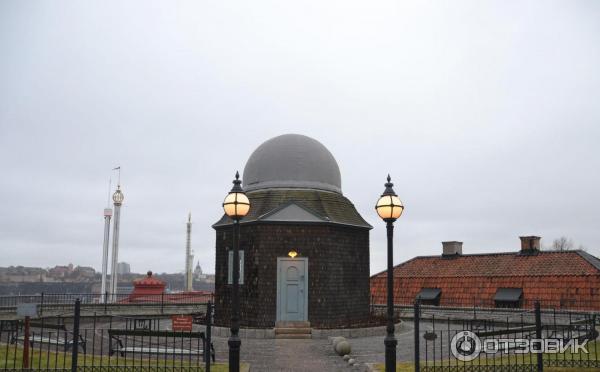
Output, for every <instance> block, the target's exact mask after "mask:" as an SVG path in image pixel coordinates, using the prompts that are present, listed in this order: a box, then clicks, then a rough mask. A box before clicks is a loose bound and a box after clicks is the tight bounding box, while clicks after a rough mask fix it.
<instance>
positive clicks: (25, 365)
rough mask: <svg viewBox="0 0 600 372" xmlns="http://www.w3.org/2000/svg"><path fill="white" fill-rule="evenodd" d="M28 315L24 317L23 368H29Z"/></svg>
mask: <svg viewBox="0 0 600 372" xmlns="http://www.w3.org/2000/svg"><path fill="white" fill-rule="evenodd" d="M29 319H30V318H29V317H28V316H26V317H25V335H24V337H23V368H24V369H29Z"/></svg>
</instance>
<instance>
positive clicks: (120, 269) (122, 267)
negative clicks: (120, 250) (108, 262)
mask: <svg viewBox="0 0 600 372" xmlns="http://www.w3.org/2000/svg"><path fill="white" fill-rule="evenodd" d="M129 273H131V266H130V265H129V264H128V263H127V262H119V263H118V264H117V274H119V275H125V274H129Z"/></svg>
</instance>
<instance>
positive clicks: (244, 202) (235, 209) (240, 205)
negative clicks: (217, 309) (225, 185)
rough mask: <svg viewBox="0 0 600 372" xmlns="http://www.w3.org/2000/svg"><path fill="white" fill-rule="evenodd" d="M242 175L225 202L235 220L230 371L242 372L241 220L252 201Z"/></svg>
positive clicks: (236, 175) (234, 181) (226, 211)
mask: <svg viewBox="0 0 600 372" xmlns="http://www.w3.org/2000/svg"><path fill="white" fill-rule="evenodd" d="M241 185H242V181H240V174H239V173H238V172H235V180H233V188H232V189H231V191H230V192H229V194H227V196H226V197H225V200H224V201H223V209H224V210H225V214H226V215H227V216H229V218H231V219H232V220H233V262H232V265H231V266H232V268H233V273H232V274H233V275H232V276H233V285H232V288H231V336H230V337H229V340H228V344H229V370H230V371H232V372H239V371H240V345H241V344H242V341H241V340H240V336H239V332H240V296H239V282H240V253H239V250H240V239H239V237H240V219H241V218H242V217H244V216H245V215H246V214H248V211H249V210H250V201H249V200H248V197H247V196H246V194H245V193H244V190H243V189H242V186H241Z"/></svg>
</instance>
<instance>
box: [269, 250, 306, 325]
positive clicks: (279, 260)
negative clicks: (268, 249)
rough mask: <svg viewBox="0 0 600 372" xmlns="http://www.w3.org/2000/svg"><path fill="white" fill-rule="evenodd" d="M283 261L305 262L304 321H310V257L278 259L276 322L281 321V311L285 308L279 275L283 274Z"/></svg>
mask: <svg viewBox="0 0 600 372" xmlns="http://www.w3.org/2000/svg"><path fill="white" fill-rule="evenodd" d="M283 261H304V272H305V273H304V319H303V320H302V321H308V257H294V258H290V257H277V275H276V278H277V303H276V304H275V313H276V314H275V320H276V321H280V320H281V310H282V308H283V306H282V304H281V297H282V296H281V290H282V288H281V284H280V282H281V280H280V277H279V274H280V273H281V263H282V262H283Z"/></svg>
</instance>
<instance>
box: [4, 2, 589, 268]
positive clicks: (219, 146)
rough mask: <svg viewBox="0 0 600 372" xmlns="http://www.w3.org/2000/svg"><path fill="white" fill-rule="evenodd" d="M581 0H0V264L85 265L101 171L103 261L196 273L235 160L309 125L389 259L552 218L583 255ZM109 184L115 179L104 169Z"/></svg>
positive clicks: (531, 230)
mask: <svg viewBox="0 0 600 372" xmlns="http://www.w3.org/2000/svg"><path fill="white" fill-rule="evenodd" d="M599 66H600V2H598V1H558V2H554V1H496V2H484V1H452V2H424V1H414V2H404V1H375V2H373V1H369V2H366V1H365V2H354V1H348V0H344V1H315V2H309V1H301V2H289V1H269V2H263V1H251V2H247V1H240V2H223V1H189V2H171V1H162V2H156V1H127V2H122V1H93V2H92V1H86V2H81V1H54V2H33V1H16V0H15V1H2V2H0V162H1V166H2V171H1V173H0V195H1V196H0V198H1V201H2V212H1V213H0V266H8V265H19V264H20V265H29V266H43V267H47V266H54V265H57V264H66V263H69V262H72V263H73V264H80V265H90V266H94V267H95V268H96V269H99V268H100V265H101V253H102V252H101V251H102V236H103V217H102V210H103V208H104V207H105V205H106V199H107V187H108V185H107V183H108V178H109V176H110V174H111V168H113V167H115V166H117V165H120V166H122V170H123V173H122V187H123V191H124V193H125V202H124V207H123V211H122V225H121V229H122V230H121V249H120V260H121V261H126V262H129V263H131V267H132V269H133V270H134V271H137V272H144V271H146V270H148V269H152V270H155V271H158V272H163V271H167V272H173V271H181V270H183V266H184V246H185V222H186V217H187V213H188V212H189V211H191V212H192V219H193V222H194V225H193V236H192V245H193V249H194V251H195V254H196V257H197V258H198V259H199V260H200V263H201V265H202V266H203V268H204V269H205V271H208V272H213V271H214V243H215V242H214V239H215V237H214V231H213V230H212V228H211V224H212V223H213V222H215V221H216V220H217V219H218V218H219V217H220V215H221V213H222V210H221V202H222V199H223V197H224V196H225V194H226V193H227V192H228V191H229V189H230V187H231V179H232V177H233V175H234V173H235V171H236V170H240V171H242V170H243V168H244V165H245V163H246V160H247V159H248V157H249V156H250V154H251V152H252V151H253V150H254V149H255V148H256V147H257V146H258V145H260V144H261V143H262V142H263V141H265V140H267V139H269V138H271V137H274V136H276V135H279V134H283V133H301V134H305V135H308V136H311V137H313V138H315V139H317V140H319V141H320V142H322V143H323V144H324V145H325V146H327V147H328V148H329V150H330V151H331V152H332V153H333V155H334V156H335V157H336V159H337V161H338V163H339V165H340V169H341V172H342V188H343V191H344V194H345V195H346V196H348V197H349V198H350V199H351V200H352V201H353V202H354V204H355V205H356V207H357V209H358V211H359V212H360V213H361V214H362V215H363V216H364V217H365V219H367V221H369V223H371V224H372V225H374V226H375V228H374V229H373V230H372V232H371V272H372V273H375V272H378V271H380V270H382V269H384V268H385V229H384V226H383V223H382V222H381V221H379V220H378V218H377V217H376V214H375V211H374V209H373V206H374V203H375V201H376V199H377V198H378V196H379V194H380V193H381V192H382V191H383V183H384V182H385V176H386V175H387V173H388V172H389V173H391V175H392V177H393V181H394V182H395V184H396V186H395V190H396V192H397V193H398V194H399V196H400V197H401V198H402V200H403V201H404V203H405V205H406V212H405V214H404V215H403V217H402V218H401V219H400V220H399V221H398V222H397V223H396V239H395V244H396V250H395V260H394V261H395V262H397V263H399V262H402V261H405V260H407V259H409V258H412V257H413V256H415V255H428V254H439V253H440V252H441V243H440V242H441V241H444V240H461V241H464V248H463V251H464V252H465V253H476V252H478V253H479V252H497V251H517V250H518V249H519V240H518V236H519V235H523V234H536V235H540V236H542V238H543V243H545V244H546V245H548V244H550V243H551V241H552V240H553V239H554V238H557V237H560V236H561V235H565V236H568V237H570V238H572V239H573V240H574V241H575V242H576V244H577V245H578V244H583V245H584V246H585V247H586V248H587V250H588V252H589V253H591V254H594V255H596V256H599V255H600V232H599V230H598V227H599V221H600V218H599V212H598V211H599V210H600V192H599V190H600V172H599V168H600V146H599V142H600V107H599V102H600V99H599V98H600V67H599ZM113 185H114V184H113Z"/></svg>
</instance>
